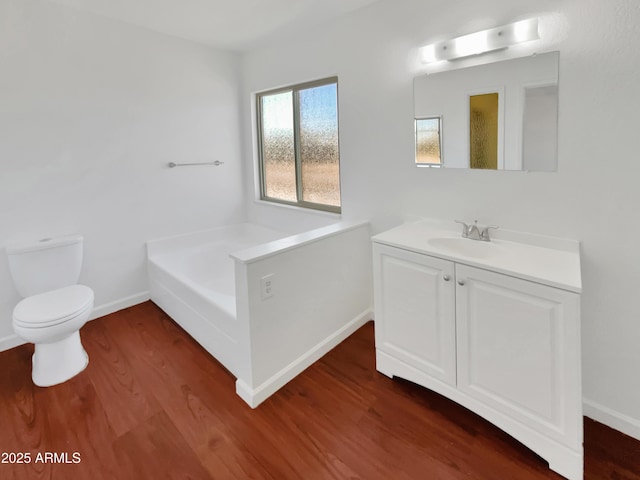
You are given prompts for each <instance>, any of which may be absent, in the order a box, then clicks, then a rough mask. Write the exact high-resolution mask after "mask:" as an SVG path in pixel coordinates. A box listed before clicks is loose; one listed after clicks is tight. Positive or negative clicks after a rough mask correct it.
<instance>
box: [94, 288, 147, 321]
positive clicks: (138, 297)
mask: <svg viewBox="0 0 640 480" xmlns="http://www.w3.org/2000/svg"><path fill="white" fill-rule="evenodd" d="M149 298H151V297H150V296H149V292H148V291H145V292H140V293H136V294H135V295H130V296H128V297H125V298H121V299H119V300H114V301H113V302H109V303H104V304H102V305H98V306H97V307H94V308H93V312H91V316H90V317H89V320H95V319H96V318H100V317H104V316H105V315H109V314H111V313H115V312H119V311H120V310H124V309H125V308H129V307H133V306H134V305H138V304H139V303H142V302H146V301H147V300H149Z"/></svg>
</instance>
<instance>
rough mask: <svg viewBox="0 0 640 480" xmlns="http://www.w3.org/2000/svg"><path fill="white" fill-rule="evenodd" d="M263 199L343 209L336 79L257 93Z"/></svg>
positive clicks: (302, 205) (303, 205)
mask: <svg viewBox="0 0 640 480" xmlns="http://www.w3.org/2000/svg"><path fill="white" fill-rule="evenodd" d="M257 117H258V149H259V156H260V198H261V199H263V200H268V201H272V202H278V203H285V204H289V205H297V206H301V207H306V208H315V209H319V210H327V211H330V212H337V213H339V212H340V154H339V148H338V79H337V78H328V79H325V80H318V81H316V82H310V83H304V84H300V85H295V86H293V87H287V88H281V89H278V90H272V91H269V92H264V93H260V94H258V95H257Z"/></svg>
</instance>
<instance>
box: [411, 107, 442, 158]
mask: <svg viewBox="0 0 640 480" xmlns="http://www.w3.org/2000/svg"><path fill="white" fill-rule="evenodd" d="M440 125H441V120H440V117H430V118H416V164H417V165H418V166H429V167H440V166H442V153H441V149H440V148H441V147H440V146H441V144H442V138H441V133H440V131H441V130H440V129H441V126H440Z"/></svg>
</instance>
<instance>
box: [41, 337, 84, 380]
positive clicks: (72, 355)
mask: <svg viewBox="0 0 640 480" xmlns="http://www.w3.org/2000/svg"><path fill="white" fill-rule="evenodd" d="M88 364H89V356H88V355H87V352H86V351H85V350H84V348H83V347H82V343H81V342H80V331H78V330H76V331H75V332H73V333H72V334H71V335H69V336H68V337H65V338H63V339H61V340H58V341H56V342H51V343H36V344H35V352H34V354H33V357H32V365H33V368H32V371H31V378H32V379H33V383H35V384H36V385H37V386H39V387H50V386H52V385H57V384H59V383H63V382H66V381H67V380H69V379H71V378H73V377H75V376H76V375H77V374H78V373H80V372H81V371H83V370H84V369H85V368H87V365H88Z"/></svg>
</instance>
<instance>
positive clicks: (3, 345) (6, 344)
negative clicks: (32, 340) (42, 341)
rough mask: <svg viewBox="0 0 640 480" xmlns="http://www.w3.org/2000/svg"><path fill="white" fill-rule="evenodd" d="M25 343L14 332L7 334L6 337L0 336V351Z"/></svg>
mask: <svg viewBox="0 0 640 480" xmlns="http://www.w3.org/2000/svg"><path fill="white" fill-rule="evenodd" d="M25 343H26V342H25V341H24V340H22V339H21V338H20V337H19V336H17V335H16V334H15V333H14V334H13V335H7V336H6V337H2V338H0V352H4V351H5V350H11V349H12V348H14V347H18V346H20V345H24V344H25Z"/></svg>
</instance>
